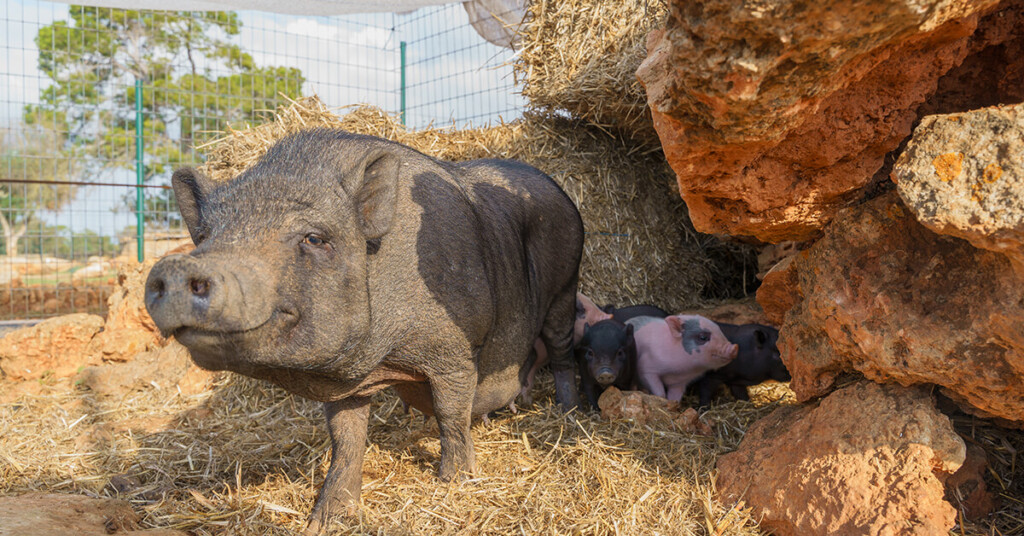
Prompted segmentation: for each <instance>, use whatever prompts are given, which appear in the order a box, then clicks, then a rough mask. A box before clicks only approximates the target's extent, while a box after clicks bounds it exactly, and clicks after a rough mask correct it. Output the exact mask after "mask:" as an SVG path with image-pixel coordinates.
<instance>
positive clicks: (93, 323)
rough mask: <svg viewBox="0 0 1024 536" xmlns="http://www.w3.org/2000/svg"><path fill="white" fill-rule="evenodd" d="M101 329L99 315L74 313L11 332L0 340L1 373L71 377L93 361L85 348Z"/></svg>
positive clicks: (13, 376)
mask: <svg viewBox="0 0 1024 536" xmlns="http://www.w3.org/2000/svg"><path fill="white" fill-rule="evenodd" d="M102 328H103V317H100V316H97V315H90V314H85V313H77V314H72V315H65V316H58V317H55V318H51V319H48V320H44V321H42V322H40V323H39V324H36V325H34V326H31V327H27V328H22V329H19V330H16V331H12V332H11V333H8V334H7V335H6V336H4V337H3V338H2V339H0V371H2V376H3V377H6V378H7V379H9V380H35V379H39V378H42V377H43V376H44V375H49V374H52V375H54V376H56V377H59V378H64V377H69V376H72V375H74V374H75V373H77V372H78V370H79V369H80V368H81V367H83V366H85V365H89V364H92V363H95V362H97V359H96V358H95V357H93V356H91V355H89V353H88V352H86V351H85V350H86V347H87V346H88V345H89V343H90V341H92V339H93V338H94V336H95V335H96V334H97V333H98V332H99V331H100V329H102Z"/></svg>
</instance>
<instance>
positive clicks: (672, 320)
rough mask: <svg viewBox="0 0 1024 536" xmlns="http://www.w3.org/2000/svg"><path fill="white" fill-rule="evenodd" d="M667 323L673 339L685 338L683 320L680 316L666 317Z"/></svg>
mask: <svg viewBox="0 0 1024 536" xmlns="http://www.w3.org/2000/svg"><path fill="white" fill-rule="evenodd" d="M665 322H667V323H668V330H669V331H670V332H671V333H672V336H673V337H679V338H680V339H681V338H683V319H682V318H679V317H678V316H675V315H673V316H666V317H665Z"/></svg>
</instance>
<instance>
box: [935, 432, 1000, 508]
mask: <svg viewBox="0 0 1024 536" xmlns="http://www.w3.org/2000/svg"><path fill="white" fill-rule="evenodd" d="M987 468H988V456H986V455H985V449H983V448H981V447H979V446H977V445H968V446H967V459H966V460H965V461H964V464H963V465H962V466H961V467H960V469H958V470H957V472H955V473H953V476H951V477H949V480H947V481H946V499H947V500H949V502H950V503H952V504H955V505H959V506H960V508H962V509H963V512H964V517H965V518H967V519H970V520H975V519H979V518H981V517H984V516H986V515H988V514H990V513H992V512H993V511H995V510H996V508H998V506H999V500H998V498H997V497H996V495H995V494H993V493H992V492H990V491H989V490H988V488H987V486H986V485H985V470H986V469H987Z"/></svg>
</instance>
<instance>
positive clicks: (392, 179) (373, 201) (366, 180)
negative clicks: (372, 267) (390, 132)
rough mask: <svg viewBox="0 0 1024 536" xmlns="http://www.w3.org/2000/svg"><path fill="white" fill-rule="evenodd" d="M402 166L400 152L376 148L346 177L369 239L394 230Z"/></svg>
mask: <svg viewBox="0 0 1024 536" xmlns="http://www.w3.org/2000/svg"><path fill="white" fill-rule="evenodd" d="M401 165H402V162H401V160H399V158H398V155H396V154H394V153H392V152H390V151H388V150H387V149H380V150H375V151H371V152H369V153H368V154H367V155H366V157H364V158H363V161H362V162H360V163H359V164H357V165H356V167H355V168H354V169H353V170H352V172H351V173H350V174H349V175H348V176H346V177H344V178H343V179H342V187H343V188H344V189H345V192H346V193H348V195H349V197H350V198H351V199H352V201H353V203H355V206H356V210H357V212H358V214H359V225H360V227H362V229H363V234H364V235H365V236H366V239H367V240H375V239H377V238H380V237H382V236H384V235H385V234H387V232H388V231H389V230H390V229H391V221H392V220H393V219H394V217H395V202H396V201H397V197H398V196H397V190H398V169H399V167H400V166H401Z"/></svg>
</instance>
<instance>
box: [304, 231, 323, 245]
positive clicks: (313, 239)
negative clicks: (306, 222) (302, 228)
mask: <svg viewBox="0 0 1024 536" xmlns="http://www.w3.org/2000/svg"><path fill="white" fill-rule="evenodd" d="M302 242H303V243H304V244H309V245H310V246H313V247H317V248H320V247H323V246H324V244H326V242H324V239H323V238H320V237H319V236H317V235H315V234H308V235H306V238H304V239H302Z"/></svg>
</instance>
